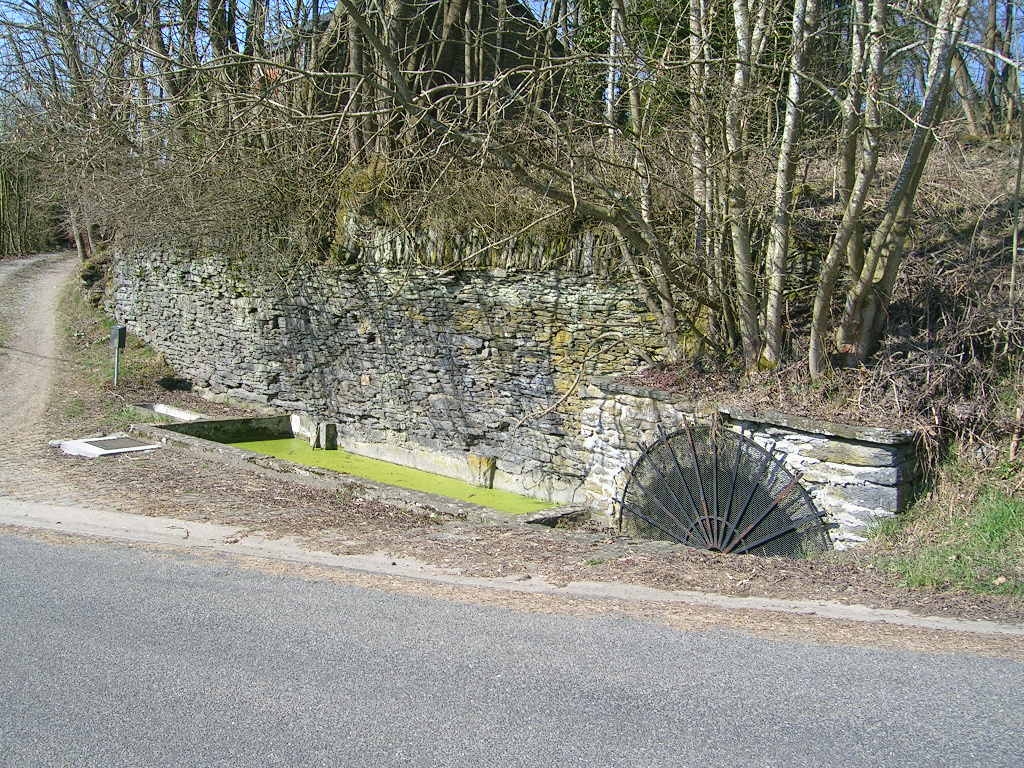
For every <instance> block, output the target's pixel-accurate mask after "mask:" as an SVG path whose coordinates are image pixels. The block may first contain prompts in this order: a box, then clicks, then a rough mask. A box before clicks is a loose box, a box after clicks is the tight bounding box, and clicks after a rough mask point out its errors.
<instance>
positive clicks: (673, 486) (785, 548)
mask: <svg viewBox="0 0 1024 768" xmlns="http://www.w3.org/2000/svg"><path fill="white" fill-rule="evenodd" d="M620 509H621V513H622V520H623V522H624V523H626V524H628V525H629V526H630V527H631V528H632V529H633V531H634V532H635V533H636V535H638V536H641V537H643V538H651V539H666V540H669V541H676V542H679V543H680V544H685V545H687V546H691V547H698V548H700V549H708V550H712V551H715V552H727V553H735V554H743V553H749V554H754V555H762V556H766V557H805V556H807V555H810V554H814V553H816V552H822V551H824V550H827V549H831V547H832V542H831V539H830V537H829V534H828V529H827V527H826V526H825V524H824V523H823V521H822V517H821V513H820V512H818V510H817V509H816V508H815V506H814V502H813V501H811V498H810V496H808V495H807V492H806V491H805V490H804V488H803V487H802V486H801V485H800V482H799V478H798V477H797V476H795V475H794V474H793V473H791V472H790V471H789V470H787V469H786V468H785V467H784V466H783V465H782V464H781V463H780V462H779V461H778V460H777V459H775V458H774V457H773V456H772V455H771V453H769V452H768V451H766V450H765V449H764V448H762V447H761V446H760V445H758V444H757V443H755V442H753V441H752V440H749V439H748V438H746V437H744V436H743V435H740V434H738V433H736V432H732V431H730V430H724V429H723V430H713V429H711V428H710V427H707V426H702V425H701V426H693V427H691V426H684V428H683V429H681V430H679V431H677V432H673V433H671V434H666V433H665V432H664V431H662V432H661V437H660V439H659V440H658V441H657V442H655V443H654V444H653V445H650V446H648V447H647V448H645V449H644V452H643V454H642V455H641V456H640V458H639V459H637V462H636V464H635V465H634V466H633V469H632V470H631V472H630V476H629V480H628V481H627V483H626V488H625V490H624V491H623V494H622V498H621V500H620Z"/></svg>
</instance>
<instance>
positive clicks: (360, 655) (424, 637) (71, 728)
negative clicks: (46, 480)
mask: <svg viewBox="0 0 1024 768" xmlns="http://www.w3.org/2000/svg"><path fill="white" fill-rule="evenodd" d="M1022 724H1024V665H1022V664H1018V663H1014V662H1010V661H1000V660H992V659H985V658H978V657H973V656H970V655H958V656H954V655H943V656H931V655H925V654H916V653H910V652H894V651H882V650H871V649H863V648H859V649H858V648H844V647H833V646H819V645H812V644H807V645H803V644H794V643H783V642H771V641H765V640H763V639H755V638H751V637H747V636H744V635H742V634H738V633H734V632H726V631H710V632H697V633H683V632H679V631H675V630H672V629H668V628H665V627H662V626H659V625H657V624H653V623H643V622H639V621H635V620H631V619H629V620H628V619H624V618H608V617H598V618H580V617H573V616H565V615H557V614H555V615H552V614H538V613H528V612H520V611H513V610H506V609H498V608H494V607H481V606H475V605H464V604H458V603H450V602H446V601H443V600H438V599H435V598H427V597H424V598H418V597H410V596H403V595H395V594H391V593H388V592H383V591H375V590H368V589H363V588H357V587H351V586H345V585H342V584H338V583H334V582H328V581H319V582H318V581H309V580H305V579H302V578H298V577H296V576H294V575H273V574H269V573H266V572H262V571H258V570H251V569H246V568H241V567H238V566H237V565H236V564H235V563H234V562H233V561H232V560H230V559H226V558H225V559H221V560H217V559H213V558H191V557H185V556H171V555H167V554H157V553H153V552H150V551H148V550H146V549H142V548H131V547H127V546H117V545H111V544H102V543H83V542H81V541H79V542H77V543H76V542H72V541H70V540H69V541H68V542H62V543H43V542H41V541H37V540H33V539H28V538H23V537H21V536H17V535H0V765H4V766H19V767H20V766H57V765H60V766H65V765H73V766H128V765H131V766H164V765H167V766H190V765H202V766H214V765H233V766H235V765H253V766H257V765H258V766H264V765H286V766H306V765H318V766H399V765H400V766H473V767H474V768H480V767H487V768H491V767H497V766H631V767H646V766H674V767H676V768H678V767H680V766H702V767H704V766H708V767H710V766H761V765H763V766H872V767H876V766H901V767H904V766H918V765H920V766H971V767H972V768H975V767H977V766H1014V768H1017V767H1018V766H1020V765H1022V764H1024V728H1022Z"/></svg>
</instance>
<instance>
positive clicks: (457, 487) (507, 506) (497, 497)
mask: <svg viewBox="0 0 1024 768" xmlns="http://www.w3.org/2000/svg"><path fill="white" fill-rule="evenodd" d="M229 445H233V446H235V447H236V448H244V449H246V450H247V451H255V452H256V453H263V454H266V455H267V456H274V457H276V458H278V459H287V460H288V461H294V462H295V463H296V464H305V465H306V466H307V467H320V468H322V469H332V470H334V471H335V472H343V473H344V474H346V475H354V476H356V477H364V478H366V479H367V480H376V481H377V482H379V483H386V484H387V485H397V486H398V487H399V488H409V489H410V490H413V491H425V492H426V493H436V494H437V495H439V496H447V497H448V498H450V499H459V500H461V501H468V502H470V503H472V504H479V505H480V506H481V507H488V508H490V509H496V510H498V511H499V512H508V513H510V514H513V515H525V514H527V513H529V512H536V511H538V510H541V509H547V508H549V507H552V506H554V504H552V503H551V502H550V501H541V500H540V499H531V498H529V497H528V496H520V495H519V494H518V493H510V492H509V491H498V490H495V489H493V488H477V487H476V486H474V485H470V484H469V483H464V482H462V481H461V480H455V479H453V478H450V477H444V476H443V475H435V474H432V473H430V472H424V471H422V470H419V469H411V468H409V467H403V466H401V465H399V464H392V463H391V462H389V461H381V460H379V459H368V458H366V457H365V456H357V455H356V454H354V453H349V452H348V451H342V450H337V451H322V450H314V449H313V448H311V447H310V446H309V443H308V442H307V441H306V440H301V439H299V438H297V437H284V438H277V439H275V440H253V441H247V442H241V443H229Z"/></svg>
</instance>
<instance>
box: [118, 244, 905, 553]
mask: <svg viewBox="0 0 1024 768" xmlns="http://www.w3.org/2000/svg"><path fill="white" fill-rule="evenodd" d="M400 261H401V259H399V258H397V257H392V258H387V259H382V258H378V259H367V260H366V262H365V263H360V264H359V265H357V266H355V265H350V266H344V265H334V266H328V265H314V264H306V265H299V266H292V267H290V268H289V269H287V270H283V269H280V268H278V269H272V268H268V267H267V266H266V265H264V266H263V268H253V266H252V262H251V261H250V260H246V259H238V258H236V259H231V260H229V259H226V258H224V257H223V256H218V255H210V254H207V255H204V256H199V255H196V254H185V253H182V252H181V251H179V250H175V249H165V250H152V251H150V252H147V253H121V254H119V255H118V257H117V258H116V260H115V270H114V292H113V305H114V311H115V313H116V315H117V317H118V319H119V320H121V321H122V322H125V323H126V324H127V325H128V327H129V328H130V329H131V331H132V332H133V333H135V334H137V335H138V336H140V337H141V338H143V339H145V340H146V341H147V342H149V343H150V344H151V345H152V346H154V347H155V348H156V349H158V350H160V351H161V352H163V354H164V355H165V356H166V357H167V359H168V361H169V362H170V363H171V364H172V365H173V366H174V367H175V368H176V369H177V370H178V371H179V372H180V374H181V375H183V376H185V377H187V378H189V379H191V380H192V381H193V382H194V384H195V385H196V386H198V387H201V388H206V389H209V390H211V391H213V392H215V393H222V394H226V395H230V396H233V397H236V398H241V399H245V400H249V401H254V402H258V403H262V404H267V405H272V406H278V407H280V408H283V409H286V410H288V411H290V412H299V413H302V414H305V417H304V423H307V424H308V425H310V427H309V428H310V429H312V428H313V427H314V426H315V425H316V424H317V423H336V424H337V425H338V428H337V432H338V444H339V445H341V446H342V447H347V448H349V449H351V450H355V451H356V452H359V453H363V454H366V455H371V456H376V457H379V458H385V459H389V460H392V461H397V462H399V463H404V464H408V465H412V466H418V467H420V468H423V469H428V470H432V471H438V472H441V473H443V474H449V475H453V476H456V477H461V478H462V479H467V480H471V481H472V479H473V475H474V473H475V474H479V468H478V467H476V464H480V463H481V462H486V463H487V466H488V467H489V469H488V474H490V473H493V485H494V487H496V488H502V489H506V490H513V491H518V492H521V493H527V494H529V495H534V496H538V497H540V498H547V499H551V500H553V501H559V502H571V503H584V504H588V505H590V506H592V507H593V508H594V509H595V510H598V511H599V512H601V513H604V514H607V515H610V516H613V515H614V514H615V513H616V509H615V504H614V498H615V496H616V495H617V493H618V492H619V491H621V489H622V487H623V486H624V484H625V482H626V478H627V475H628V470H629V468H630V467H631V466H632V464H633V462H634V461H635V460H636V458H637V456H638V455H639V452H640V448H639V446H640V445H641V444H642V443H644V442H651V441H653V440H654V439H656V437H657V434H656V429H657V426H658V425H661V426H662V427H664V428H665V429H668V430H671V429H672V428H673V427H674V426H678V425H679V424H681V422H682V420H683V419H694V418H707V417H708V415H707V414H704V415H698V414H696V413H695V409H693V408H691V407H690V406H688V405H687V404H686V403H685V402H680V401H678V400H677V399H674V398H673V397H671V396H668V395H666V394H664V393H659V392H653V391H648V390H641V389H636V388H632V387H627V386H622V385H620V384H617V383H615V382H614V381H613V380H612V379H611V378H610V377H609V376H608V375H609V374H617V373H621V372H624V371H630V370H635V369H636V368H637V367H638V366H639V365H640V364H641V359H642V356H643V355H645V354H656V353H657V347H658V337H657V334H656V332H655V327H654V323H653V320H652V318H650V317H648V316H646V315H645V313H644V311H643V307H642V305H640V303H639V302H638V301H637V299H636V298H635V297H634V296H633V295H632V294H631V292H630V290H629V289H628V287H627V286H624V285H623V284H622V283H621V282H616V281H614V280H610V279H602V278H600V277H598V276H595V275H594V274H592V273H591V274H588V273H587V271H586V270H577V271H575V272H573V271H565V270H562V271H545V272H532V271H523V270H515V269H512V270H509V269H505V268H493V267H492V268H477V269H473V270H461V271H453V270H451V269H439V268H437V267H429V266H422V265H418V264H410V263H406V264H400V263H397V262H400ZM714 417H715V418H719V419H722V420H723V422H724V423H725V424H727V425H728V426H730V427H731V428H733V429H737V430H740V431H743V432H745V433H746V434H748V436H750V437H752V438H753V439H754V440H755V441H757V442H759V443H760V444H762V445H763V446H765V447H766V448H769V449H771V450H773V451H774V452H775V454H776V455H778V456H779V457H780V458H781V459H782V460H783V461H784V463H785V464H786V465H787V467H788V468H790V469H791V470H795V471H797V472H799V473H801V476H802V479H803V483H804V485H805V486H806V487H807V488H808V490H809V492H810V494H811V496H812V498H813V499H814V501H815V502H816V503H817V504H818V506H819V508H820V509H821V510H822V511H823V512H825V513H826V514H827V515H828V517H829V518H830V519H831V520H832V521H833V522H835V523H836V524H837V525H838V531H837V533H836V536H835V538H836V540H837V543H838V544H839V545H840V546H845V545H847V544H850V543H854V542H856V541H859V540H862V539H863V536H864V533H865V531H866V529H867V528H868V527H869V526H870V525H871V524H872V523H874V522H875V521H876V520H878V519H879V518H882V517H885V516H889V515H892V514H894V513H895V512H897V511H899V510H901V509H902V508H903V507H904V506H905V504H906V502H907V499H908V498H909V495H910V492H911V490H912V488H913V483H914V480H915V475H914V470H913V451H912V445H911V443H910V436H909V435H906V434H902V433H893V432H887V431H885V430H877V429H874V430H873V429H860V428H852V427H845V426H842V425H837V424H827V423H823V422H814V421H810V420H805V419H795V418H793V417H789V416H785V415H783V414H748V413H742V412H740V411H736V410H734V409H730V408H728V407H725V406H723V407H722V408H721V409H720V410H719V412H717V413H716V414H714ZM492 459H493V461H492ZM474 462H475V463H474Z"/></svg>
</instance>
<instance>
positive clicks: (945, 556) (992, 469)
mask: <svg viewBox="0 0 1024 768" xmlns="http://www.w3.org/2000/svg"><path fill="white" fill-rule="evenodd" d="M1021 490H1022V477H1021V465H1020V462H1019V461H1018V462H1009V461H1005V462H1003V463H1000V464H997V465H994V466H985V465H984V464H983V463H982V462H981V461H979V460H977V459H976V458H974V457H973V456H968V455H966V452H963V451H961V452H960V453H959V454H958V455H956V456H954V457H953V458H951V459H950V460H949V461H948V462H947V463H946V464H945V465H944V466H943V467H942V469H941V470H940V472H939V475H938V477H937V480H936V483H935V489H934V490H933V492H932V493H931V494H930V495H929V496H927V497H925V498H923V499H921V500H920V501H919V502H918V503H917V504H916V505H915V506H914V507H913V508H912V509H911V510H910V511H909V512H908V513H907V514H906V515H904V516H902V517H900V518H896V519H894V520H891V521H888V522H887V523H885V524H884V525H882V526H880V527H879V528H878V529H877V530H876V532H875V545H876V555H875V560H876V563H877V565H878V566H880V567H882V568H885V569H888V570H889V571H891V572H894V573H896V574H898V575H899V576H900V578H901V580H902V581H903V582H904V583H905V585H906V586H908V587H915V588H920V587H931V588H937V589H965V590H969V591H971V592H977V593H982V594H994V595H1011V596H1015V597H1024V495H1022V493H1021Z"/></svg>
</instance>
